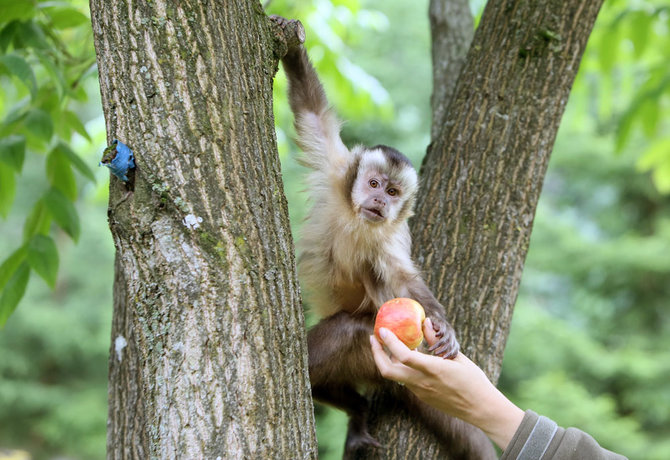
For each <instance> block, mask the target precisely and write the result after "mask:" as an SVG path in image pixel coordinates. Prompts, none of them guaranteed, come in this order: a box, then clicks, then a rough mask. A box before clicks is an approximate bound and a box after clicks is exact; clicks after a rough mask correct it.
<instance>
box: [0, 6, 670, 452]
mask: <svg viewBox="0 0 670 460" xmlns="http://www.w3.org/2000/svg"><path fill="white" fill-rule="evenodd" d="M296 3H298V2H289V1H282V0H274V1H272V2H270V4H269V6H268V12H269V13H273V14H281V15H284V16H286V17H294V18H299V19H301V21H302V22H303V23H304V24H305V26H306V29H307V37H308V40H307V46H308V48H309V52H310V56H311V57H312V59H313V61H314V63H315V65H316V67H317V69H318V71H319V73H320V75H321V77H322V79H323V81H324V84H325V86H326V91H327V93H328V95H329V98H330V100H331V103H332V104H333V105H334V106H335V107H336V109H337V110H338V112H339V113H340V115H341V116H342V118H344V119H346V120H348V123H347V124H346V125H345V127H344V131H343V137H344V138H345V140H346V141H347V142H349V143H353V142H362V143H367V144H371V145H374V144H378V143H383V144H389V145H393V146H395V147H397V148H399V149H400V150H402V151H404V152H405V153H406V154H408V156H410V157H411V159H412V160H413V161H414V163H415V165H417V166H418V165H419V164H420V162H421V158H422V156H423V154H424V152H425V149H426V146H427V144H428V142H429V130H430V107H429V98H430V91H431V88H430V82H431V73H430V72H431V70H430V35H429V26H428V17H427V6H428V5H427V1H426V0H421V1H414V2H407V1H389V0H387V1H372V0H348V1H347V0H343V1H335V0H332V1H330V0H315V1H311V2H299V3H300V5H299V6H298V5H296ZM484 3H485V2H483V1H481V0H480V1H472V2H471V6H472V11H473V13H474V14H475V15H476V16H477V17H478V16H479V15H480V14H481V11H482V8H483V6H484ZM88 15H89V12H88V4H87V2H86V1H83V0H81V1H80V0H73V1H70V2H67V1H64V2H53V1H49V2H37V1H25V2H16V1H13V0H0V53H1V54H0V235H1V237H0V262H2V261H5V263H3V265H2V266H0V287H2V286H3V285H4V287H5V290H4V291H3V297H2V298H0V303H2V304H3V305H8V304H9V303H11V301H12V300H13V297H12V295H14V296H16V292H18V291H20V289H19V288H20V287H21V286H22V285H23V284H25V283H24V281H25V282H28V281H27V280H28V277H29V276H30V281H29V282H28V284H27V289H26V291H25V296H24V297H23V299H22V300H21V302H20V304H19V305H18V308H17V309H16V311H15V312H14V313H13V314H12V316H11V317H10V318H9V319H8V321H7V323H6V325H5V326H4V328H3V329H2V330H1V331H0V449H2V448H5V449H21V450H24V451H27V452H29V454H30V456H32V458H36V459H42V458H45V459H46V458H72V459H98V458H104V456H105V434H106V433H105V427H106V418H107V413H106V399H107V391H106V385H107V381H106V379H107V375H106V374H107V356H108V352H109V342H110V321H111V309H112V299H111V289H112V276H113V245H112V242H111V237H110V233H109V230H108V229H107V222H106V202H107V186H108V172H107V170H106V169H103V168H97V167H96V164H97V162H98V160H99V158H100V156H101V153H102V149H103V148H104V144H105V130H104V120H103V118H102V114H101V106H100V100H99V90H98V86H97V74H96V69H95V65H94V54H93V53H94V51H93V44H92V36H91V31H90V24H89V23H88V21H87V16H88ZM669 63H670V1H661V0H658V1H656V0H639V1H636V0H630V1H623V0H618V1H617V0H608V1H606V2H605V6H604V7H603V10H602V12H601V14H600V16H599V18H598V21H597V23H596V26H595V29H594V31H593V34H592V36H591V39H590V41H589V45H588V48H587V51H586V54H585V56H584V60H583V62H582V66H581V68H580V72H579V75H578V77H577V80H576V82H575V85H574V88H573V92H572V95H571V97H570V100H569V103H568V106H567V109H566V113H565V116H564V118H563V122H562V125H561V129H560V132H559V135H558V138H557V141H556V146H555V149H554V153H553V155H552V159H551V163H550V166H549V172H548V174H547V177H546V180H545V184H544V190H543V193H542V197H541V200H540V204H539V207H538V210H537V215H536V218H535V226H534V230H533V236H532V240H531V246H530V251H529V254H528V259H527V262H526V267H525V271H524V276H523V281H522V285H521V290H520V294H519V299H518V302H517V305H516V310H515V314H514V320H513V323H512V330H511V335H510V337H509V341H508V346H507V349H506V353H505V361H504V367H503V373H502V377H501V380H500V387H501V388H502V390H503V391H504V392H505V393H506V394H507V395H509V396H510V397H511V398H512V399H513V400H514V401H515V402H516V403H517V404H519V405H520V406H521V407H522V408H524V409H525V408H532V409H534V410H535V411H537V412H540V413H542V414H545V415H547V416H549V417H551V418H553V419H555V420H556V421H557V422H558V423H559V424H562V425H570V426H577V427H579V428H581V429H584V430H586V431H588V432H589V433H591V434H593V435H594V436H595V437H596V439H598V441H600V442H601V444H602V445H604V446H606V447H608V448H610V449H612V450H615V451H617V452H620V453H622V454H625V455H627V456H629V458H631V459H659V460H660V459H667V458H670V436H668V435H669V434H670V417H669V414H670V385H669V384H668V382H670V347H668V342H669V334H668V332H669V329H670V313H668V305H669V303H670V198H669V195H668V193H670V104H669V103H668V102H669V99H670V98H669V97H668V96H669V95H670V65H669ZM275 90H276V93H275V101H276V104H275V115H276V121H277V137H278V142H279V149H280V154H281V157H282V167H283V171H284V182H285V187H286V193H287V196H288V198H289V205H290V213H291V218H292V222H293V230H294V233H295V234H296V235H297V234H298V233H299V224H300V221H301V218H302V216H303V214H304V210H305V202H304V200H305V196H304V195H302V194H300V192H299V190H300V189H301V188H302V185H301V177H300V175H301V173H302V170H301V169H300V167H298V166H297V165H296V163H295V160H294V158H295V153H296V148H295V146H294V145H293V144H292V142H291V141H290V139H291V137H292V135H293V134H292V128H290V125H291V116H290V113H289V111H288V104H287V103H286V100H285V79H284V76H283V74H282V72H281V71H280V72H279V73H278V76H277V79H276V88H275ZM63 145H65V146H66V147H65V148H64V147H62V146H63ZM67 147H69V149H71V151H72V152H76V153H77V154H78V155H79V158H81V159H83V162H84V164H83V165H82V164H81V163H78V162H77V161H76V159H73V158H72V157H71V155H70V152H69V151H67ZM92 179H95V181H93V180H92ZM54 189H55V190H56V192H54ZM61 195H62V196H61ZM54 196H55V197H60V198H59V199H60V201H58V200H55V199H54ZM63 197H64V199H65V201H63V199H61V198H63ZM49 200H51V201H49ZM45 203H46V204H48V205H49V206H52V205H53V203H56V205H58V206H60V208H57V209H54V208H53V207H49V206H47V207H46V208H45ZM59 203H60V204H59ZM69 203H72V204H69ZM61 208H62V209H61ZM45 209H47V210H46V211H45ZM73 240H76V243H75V242H74V241H73ZM52 242H53V245H52ZM24 243H25V245H27V246H26V247H29V248H31V250H32V253H33V254H38V255H40V254H42V255H44V257H43V260H45V261H46V262H42V263H40V262H39V260H41V259H40V258H37V259H39V260H36V258H35V257H33V258H32V259H31V258H30V257H28V259H26V260H27V262H24V264H25V265H18V263H17V264H15V265H16V266H15V267H13V269H12V270H14V271H12V270H9V267H10V265H11V264H8V263H7V262H6V260H7V259H8V258H9V259H11V257H10V256H11V255H13V254H16V251H17V250H18V248H21V247H23V246H22V245H24ZM52 246H53V247H52ZM54 247H57V253H55V254H54V250H55V249H54ZM21 267H23V268H21ZM22 270H23V271H22ZM56 273H57V276H56ZM31 274H32V275H31ZM12 286H13V287H14V288H15V289H14V290H13V291H12V292H13V294H12V295H10V294H7V292H8V291H9V290H8V287H12ZM51 286H53V289H52V287H51ZM17 289H18V291H17ZM3 302H4V303H3ZM308 321H313V319H311V318H308ZM317 416H318V436H319V440H320V454H321V458H323V459H334V458H340V457H341V449H342V444H343V440H344V434H345V427H346V420H345V417H344V416H343V415H342V414H341V413H339V412H336V411H333V410H329V409H325V408H323V407H320V406H319V407H317ZM0 452H1V451H0ZM2 455H3V454H2V453H0V458H2Z"/></svg>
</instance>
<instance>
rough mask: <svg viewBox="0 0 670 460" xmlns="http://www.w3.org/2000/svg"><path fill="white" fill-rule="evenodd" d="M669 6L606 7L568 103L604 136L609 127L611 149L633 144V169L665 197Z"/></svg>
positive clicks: (669, 186)
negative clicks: (649, 178)
mask: <svg viewBox="0 0 670 460" xmlns="http://www.w3.org/2000/svg"><path fill="white" fill-rule="evenodd" d="M669 19H670V2H668V1H667V0H636V1H632V2H623V1H620V0H619V1H613V2H606V3H605V6H604V7H603V9H602V11H601V13H600V16H599V18H598V27H597V28H596V29H595V31H594V34H593V35H592V38H591V40H590V42H589V47H588V48H587V52H586V55H585V56H584V59H583V61H582V64H581V68H580V72H581V74H582V75H581V76H580V80H579V81H578V82H577V83H576V84H575V88H574V90H573V96H572V97H573V98H579V99H581V101H582V102H581V103H582V104H584V105H583V106H582V107H583V110H584V112H583V114H584V115H583V117H581V118H582V119H584V117H589V118H592V120H591V121H592V122H595V126H596V128H597V129H598V130H599V131H601V132H605V131H608V130H610V129H611V127H612V125H614V129H615V147H616V151H617V152H621V151H622V150H623V149H624V147H626V146H628V145H631V144H636V148H637V149H638V151H639V152H640V156H639V158H638V159H637V161H636V167H637V168H638V169H639V170H640V171H642V172H651V175H652V178H653V181H654V184H655V185H656V187H657V188H658V189H659V190H660V191H661V192H664V193H668V192H670V137H669V136H668V132H669V129H668V128H670V126H669V125H668V119H669V118H670V68H669V67H668V65H667V63H668V61H669V60H670V33H669V31H668V23H669Z"/></svg>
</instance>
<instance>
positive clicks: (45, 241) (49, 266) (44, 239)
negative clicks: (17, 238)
mask: <svg viewBox="0 0 670 460" xmlns="http://www.w3.org/2000/svg"><path fill="white" fill-rule="evenodd" d="M27 256H28V263H29V264H30V267H31V268H32V269H33V270H35V271H36V272H37V274H38V275H40V276H41V277H42V278H43V279H44V281H46V282H47V284H48V285H49V286H50V287H51V288H52V289H53V287H54V286H55V285H56V277H57V275H58V249H57V248H56V243H54V240H52V239H51V238H50V237H48V236H46V235H35V236H33V238H32V239H31V240H30V243H28V254H27Z"/></svg>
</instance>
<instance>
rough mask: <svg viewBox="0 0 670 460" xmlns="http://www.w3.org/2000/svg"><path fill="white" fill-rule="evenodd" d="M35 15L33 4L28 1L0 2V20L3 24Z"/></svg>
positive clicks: (2, 0)
mask: <svg viewBox="0 0 670 460" xmlns="http://www.w3.org/2000/svg"><path fill="white" fill-rule="evenodd" d="M34 14H35V3H34V2H32V1H28V0H20V1H17V0H0V18H2V21H3V22H9V21H12V20H14V19H29V18H31V17H33V15H34Z"/></svg>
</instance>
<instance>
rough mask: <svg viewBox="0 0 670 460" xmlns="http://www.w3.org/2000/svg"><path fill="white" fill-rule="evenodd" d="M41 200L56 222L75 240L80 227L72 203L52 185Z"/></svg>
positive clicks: (77, 237) (77, 215)
mask: <svg viewBox="0 0 670 460" xmlns="http://www.w3.org/2000/svg"><path fill="white" fill-rule="evenodd" d="M43 200H44V204H45V205H46V207H47V209H48V210H49V213H50V214H51V216H52V217H53V218H54V220H55V221H56V223H57V224H58V225H59V226H60V227H61V228H62V229H63V230H64V231H65V233H67V234H68V235H70V237H72V239H73V240H74V241H77V240H78V239H79V234H80V232H81V227H80V224H79V214H77V210H76V209H75V207H74V203H72V201H70V200H69V199H68V198H67V197H66V196H65V195H63V193H62V192H61V191H60V190H58V189H56V188H53V187H52V188H51V189H50V190H49V191H48V192H47V193H46V194H45V195H44V197H43Z"/></svg>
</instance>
